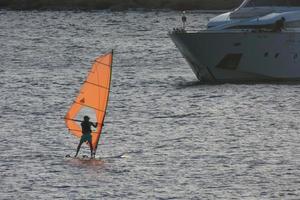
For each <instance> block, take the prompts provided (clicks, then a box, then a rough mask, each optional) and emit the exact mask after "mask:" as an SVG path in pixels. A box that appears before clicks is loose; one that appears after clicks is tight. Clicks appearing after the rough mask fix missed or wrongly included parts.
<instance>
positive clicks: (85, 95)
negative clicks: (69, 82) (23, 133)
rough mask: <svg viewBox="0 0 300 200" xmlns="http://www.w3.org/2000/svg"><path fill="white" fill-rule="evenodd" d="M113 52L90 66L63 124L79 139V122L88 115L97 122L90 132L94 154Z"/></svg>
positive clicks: (105, 103) (80, 134)
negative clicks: (94, 128)
mask: <svg viewBox="0 0 300 200" xmlns="http://www.w3.org/2000/svg"><path fill="white" fill-rule="evenodd" d="M112 59H113V52H111V53H108V54H105V55H103V56H99V57H98V58H97V59H96V60H95V61H94V64H93V66H92V69H91V71H90V72H89V74H88V76H87V78H86V80H85V82H84V84H83V86H82V88H81V90H80V91H79V94H78V96H77V97H76V99H75V101H74V102H73V104H72V106H71V108H70V109H69V111H68V112H67V114H66V116H65V122H66V126H67V128H68V129H69V130H70V132H71V133H72V134H73V135H75V136H77V137H81V136H82V132H81V126H80V122H81V120H82V119H83V116H85V115H88V116H89V117H90V118H91V121H93V122H98V126H97V128H96V130H93V132H92V147H93V151H94V152H96V149H97V146H98V141H99V139H100V135H101V131H102V127H103V122H104V118H105V113H106V108H107V104H108V97H109V90H110V83H111V72H112Z"/></svg>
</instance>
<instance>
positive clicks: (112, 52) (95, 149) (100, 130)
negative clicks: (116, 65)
mask: <svg viewBox="0 0 300 200" xmlns="http://www.w3.org/2000/svg"><path fill="white" fill-rule="evenodd" d="M113 56H114V50H113V49H112V50H111V61H110V63H111V64H110V80H109V84H108V95H107V103H106V106H105V109H104V110H105V112H104V115H103V122H102V124H100V126H101V128H99V132H98V135H99V136H98V139H97V142H96V146H95V147H94V155H95V154H96V151H97V148H98V143H99V140H100V137H101V132H102V128H103V126H104V120H105V116H106V112H107V107H108V101H109V93H110V86H111V77H112V65H113Z"/></svg>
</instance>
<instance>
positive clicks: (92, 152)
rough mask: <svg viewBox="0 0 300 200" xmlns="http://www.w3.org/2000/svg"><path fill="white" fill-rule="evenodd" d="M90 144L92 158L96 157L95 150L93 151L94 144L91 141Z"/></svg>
mask: <svg viewBox="0 0 300 200" xmlns="http://www.w3.org/2000/svg"><path fill="white" fill-rule="evenodd" d="M89 145H90V150H91V158H93V157H94V151H93V146H92V142H91V141H90V142H89Z"/></svg>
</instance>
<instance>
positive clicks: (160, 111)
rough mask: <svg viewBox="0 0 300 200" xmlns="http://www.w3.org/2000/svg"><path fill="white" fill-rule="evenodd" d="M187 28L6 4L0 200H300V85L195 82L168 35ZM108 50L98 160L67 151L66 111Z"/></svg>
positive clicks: (191, 21) (170, 15) (71, 140)
mask: <svg viewBox="0 0 300 200" xmlns="http://www.w3.org/2000/svg"><path fill="white" fill-rule="evenodd" d="M212 16H214V14H205V13H201V12H193V13H188V26H189V28H191V29H196V28H197V29H198V28H203V27H204V25H205V23H206V22H207V20H208V18H210V17H212ZM179 25H180V13H178V12H171V11H160V12H142V11H140V12H139V11H137V12H133V11H132V12H108V11H95V12H71V11H70V12H37V11H33V12H15V11H0V85H1V87H0V94H1V95H0V124H1V129H0V142H1V145H0V152H1V153H0V199H195V200H196V199H294V200H296V199H300V123H299V122H300V85H299V84H298V85H297V84H257V85H256V84H252V85H246V84H241V85H234V84H223V85H203V84H199V83H198V81H197V79H196V78H195V76H194V74H193V72H192V70H191V69H190V68H189V66H188V64H187V63H186V62H185V60H184V59H183V58H182V56H181V54H180V53H179V52H178V51H177V49H176V48H175V46H174V44H173V43H172V42H171V40H170V38H168V35H167V33H168V31H169V30H171V29H172V28H173V27H176V26H179ZM111 49H114V50H115V55H114V65H113V80H112V89H111V96H110V102H109V107H108V113H107V118H106V125H105V127H104V134H103V135H102V137H101V141H100V146H99V149H98V154H97V155H98V156H100V157H102V161H100V160H95V161H84V160H76V159H67V158H65V155H66V154H71V155H74V154H75V149H76V147H77V144H78V141H79V140H78V139H77V138H75V137H73V136H72V135H71V134H69V133H68V130H67V128H66V127H65V124H64V120H63V117H64V115H65V113H66V112H67V110H68V108H69V106H70V105H71V103H72V101H73V100H74V98H75V96H76V95H77V92H78V90H79V88H80V86H81V84H82V82H83V81H84V79H85V77H86V74H87V72H88V70H89V69H90V67H91V61H93V59H94V58H96V57H97V56H98V55H100V54H104V53H106V52H108V51H110V50H111ZM80 153H81V155H88V154H89V151H88V147H87V146H86V145H84V146H83V147H82V151H81V152H80ZM119 155H123V156H122V157H118V156H119Z"/></svg>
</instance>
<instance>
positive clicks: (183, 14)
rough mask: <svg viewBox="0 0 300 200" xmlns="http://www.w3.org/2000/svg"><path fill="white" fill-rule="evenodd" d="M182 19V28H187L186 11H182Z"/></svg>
mask: <svg viewBox="0 0 300 200" xmlns="http://www.w3.org/2000/svg"><path fill="white" fill-rule="evenodd" d="M181 20H182V29H183V30H184V29H185V24H186V16H185V11H183V12H182V17H181Z"/></svg>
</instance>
